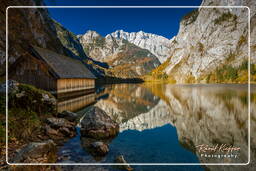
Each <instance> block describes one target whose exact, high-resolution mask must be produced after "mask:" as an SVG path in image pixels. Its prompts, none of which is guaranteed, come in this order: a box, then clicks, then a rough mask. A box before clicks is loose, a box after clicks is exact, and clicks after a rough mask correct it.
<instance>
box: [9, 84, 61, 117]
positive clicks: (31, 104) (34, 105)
mask: <svg viewBox="0 0 256 171" xmlns="http://www.w3.org/2000/svg"><path fill="white" fill-rule="evenodd" d="M9 82H10V81H9ZM8 93H9V94H8V97H9V108H23V109H24V108H26V109H29V110H32V111H35V112H38V113H40V114H43V113H44V114H46V113H51V112H53V113H54V112H55V111H56V99H55V97H54V96H53V95H51V94H50V93H49V92H47V91H44V90H40V89H37V88H35V87H34V86H31V85H28V84H20V83H15V84H13V86H12V87H10V89H9V91H8Z"/></svg>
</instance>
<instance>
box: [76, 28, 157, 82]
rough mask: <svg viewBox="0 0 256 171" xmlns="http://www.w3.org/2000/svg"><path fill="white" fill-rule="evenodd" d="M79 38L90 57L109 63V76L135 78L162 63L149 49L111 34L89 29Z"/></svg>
mask: <svg viewBox="0 0 256 171" xmlns="http://www.w3.org/2000/svg"><path fill="white" fill-rule="evenodd" d="M78 39H79V41H80V43H81V44H82V46H83V49H84V51H85V53H86V54H87V55H88V56H89V57H90V58H92V59H94V60H97V61H100V62H105V63H107V64H108V65H109V69H108V71H107V75H109V76H115V77H121V78H135V77H139V76H142V75H145V74H147V73H149V72H150V71H151V70H152V69H154V68H156V67H157V66H159V65H160V62H159V60H158V58H157V57H156V56H155V55H154V54H153V53H151V52H150V51H149V50H147V49H143V48H141V47H139V46H136V45H135V44H133V43H130V42H129V41H127V40H126V39H123V38H116V37H114V36H113V35H111V34H108V35H106V36H105V37H103V36H101V35H100V34H98V33H97V32H96V31H91V30H89V31H87V32H86V33H85V34H84V35H78Z"/></svg>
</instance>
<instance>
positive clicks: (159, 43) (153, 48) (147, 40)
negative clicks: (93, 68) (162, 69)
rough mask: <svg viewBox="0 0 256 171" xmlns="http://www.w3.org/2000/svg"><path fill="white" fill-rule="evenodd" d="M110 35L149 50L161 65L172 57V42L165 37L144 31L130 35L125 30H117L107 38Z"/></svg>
mask: <svg viewBox="0 0 256 171" xmlns="http://www.w3.org/2000/svg"><path fill="white" fill-rule="evenodd" d="M110 35H111V36H113V37H114V38H116V39H124V40H127V41H128V42H130V43H133V44H135V45H136V46H138V47H140V48H142V49H147V50H149V51H150V52H151V53H152V54H154V55H155V56H156V57H157V58H158V60H159V61H160V62H161V63H163V62H164V61H166V59H167V58H168V57H170V48H171V46H170V45H171V40H169V39H167V38H165V37H163V36H159V35H156V34H152V33H145V32H143V31H139V32H131V33H128V32H125V31H123V30H117V31H115V32H113V33H110V34H108V35H107V36H106V37H108V36H110Z"/></svg>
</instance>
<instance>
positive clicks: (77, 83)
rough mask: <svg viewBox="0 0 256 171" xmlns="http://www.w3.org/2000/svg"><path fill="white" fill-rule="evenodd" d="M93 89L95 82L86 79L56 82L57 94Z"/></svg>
mask: <svg viewBox="0 0 256 171" xmlns="http://www.w3.org/2000/svg"><path fill="white" fill-rule="evenodd" d="M93 88H95V80H94V79H87V78H65V79H58V80H57V93H66V92H72V91H81V90H87V89H93Z"/></svg>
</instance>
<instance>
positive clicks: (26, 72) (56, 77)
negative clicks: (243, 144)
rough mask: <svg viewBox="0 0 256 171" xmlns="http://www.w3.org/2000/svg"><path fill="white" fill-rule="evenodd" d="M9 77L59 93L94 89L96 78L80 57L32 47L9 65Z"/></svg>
mask: <svg viewBox="0 0 256 171" xmlns="http://www.w3.org/2000/svg"><path fill="white" fill-rule="evenodd" d="M9 79H13V80H16V81H18V82H21V83H26V84H32V85H34V86H36V87H37V88H41V89H44V90H47V91H52V92H54V93H57V94H59V93H69V92H77V91H90V92H91V90H94V88H95V79H96V77H95V76H94V75H93V74H92V73H91V72H90V70H89V69H88V68H87V67H86V66H85V64H83V63H82V62H81V61H80V60H77V59H74V58H71V57H67V56H64V55H60V54H57V53H55V52H53V51H50V50H47V49H43V48H39V47H35V46H33V47H31V53H30V54H27V55H23V56H22V57H20V58H19V59H18V60H17V61H16V62H15V63H14V64H13V65H11V66H10V67H9Z"/></svg>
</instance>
